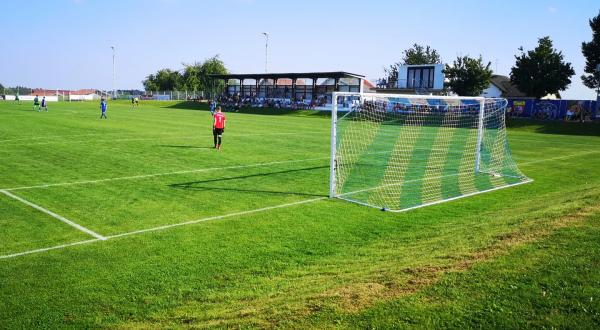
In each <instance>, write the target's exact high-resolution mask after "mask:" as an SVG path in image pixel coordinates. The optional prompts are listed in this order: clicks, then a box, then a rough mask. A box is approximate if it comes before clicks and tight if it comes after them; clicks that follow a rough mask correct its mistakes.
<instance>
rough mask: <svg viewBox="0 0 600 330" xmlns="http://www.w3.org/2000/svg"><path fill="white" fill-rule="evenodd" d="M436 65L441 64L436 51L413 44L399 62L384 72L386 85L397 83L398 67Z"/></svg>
mask: <svg viewBox="0 0 600 330" xmlns="http://www.w3.org/2000/svg"><path fill="white" fill-rule="evenodd" d="M438 63H442V58H441V57H440V54H439V53H438V52H437V50H435V49H433V48H431V47H430V46H424V47H423V46H421V45H419V44H414V45H413V46H412V47H411V48H409V49H405V50H404V52H403V56H402V61H401V62H396V63H394V64H392V65H390V66H389V67H388V68H386V69H384V70H385V73H386V75H387V81H388V83H392V84H395V83H396V82H397V81H398V67H400V66H401V65H417V64H438Z"/></svg>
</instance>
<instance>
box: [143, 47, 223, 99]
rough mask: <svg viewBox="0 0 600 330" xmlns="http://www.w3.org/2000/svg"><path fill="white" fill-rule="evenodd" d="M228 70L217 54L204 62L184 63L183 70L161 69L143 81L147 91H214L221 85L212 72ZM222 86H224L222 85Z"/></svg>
mask: <svg viewBox="0 0 600 330" xmlns="http://www.w3.org/2000/svg"><path fill="white" fill-rule="evenodd" d="M227 73H228V70H227V68H226V67H225V64H224V63H223V61H222V60H221V59H220V58H219V55H215V56H213V57H211V58H209V59H206V60H205V61H203V62H201V63H200V62H195V63H192V64H185V63H183V69H182V70H179V71H177V70H172V69H160V70H158V71H157V72H156V73H153V74H150V75H148V76H147V77H146V79H144V80H143V81H142V84H143V85H144V88H145V89H146V90H147V91H173V90H178V91H205V92H209V91H213V90H216V89H217V88H219V87H220V86H215V84H220V83H219V82H218V81H213V80H212V79H211V78H210V77H209V75H211V74H227ZM221 87H222V86H221Z"/></svg>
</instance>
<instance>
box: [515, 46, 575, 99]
mask: <svg viewBox="0 0 600 330" xmlns="http://www.w3.org/2000/svg"><path fill="white" fill-rule="evenodd" d="M519 51H521V54H519V55H516V56H515V58H516V59H517V61H516V63H515V66H514V67H513V68H512V69H511V72H510V80H511V82H512V83H514V84H515V85H516V86H517V87H518V88H519V90H521V91H523V92H524V93H525V94H527V96H530V97H535V98H538V99H539V98H541V97H544V96H546V95H548V94H559V93H560V91H564V90H565V89H567V87H568V86H569V84H571V77H572V76H573V75H574V74H575V71H574V70H573V67H571V63H568V62H565V61H564V55H563V54H562V52H560V51H557V50H556V49H554V47H553V46H552V40H550V37H543V38H540V39H539V41H538V46H537V47H536V48H535V49H534V50H530V51H527V52H525V51H524V50H523V47H520V48H519Z"/></svg>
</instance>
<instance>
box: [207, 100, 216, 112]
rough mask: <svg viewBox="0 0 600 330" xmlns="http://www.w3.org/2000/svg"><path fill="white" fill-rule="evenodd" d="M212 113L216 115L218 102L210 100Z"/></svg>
mask: <svg viewBox="0 0 600 330" xmlns="http://www.w3.org/2000/svg"><path fill="white" fill-rule="evenodd" d="M209 106H210V114H211V115H213V116H214V115H215V110H216V109H217V102H216V101H210V104H209Z"/></svg>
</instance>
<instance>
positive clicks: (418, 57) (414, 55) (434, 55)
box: [402, 44, 442, 65]
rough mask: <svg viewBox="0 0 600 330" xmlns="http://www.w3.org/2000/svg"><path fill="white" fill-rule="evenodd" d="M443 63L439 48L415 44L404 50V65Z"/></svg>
mask: <svg viewBox="0 0 600 330" xmlns="http://www.w3.org/2000/svg"><path fill="white" fill-rule="evenodd" d="M438 63H442V58H441V57H440V54H439V53H438V52H437V50H435V49H433V48H431V47H430V46H425V47H423V46H421V45H418V44H414V45H413V46H412V48H409V49H406V50H404V56H403V57H402V64H404V65H416V64H438Z"/></svg>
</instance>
